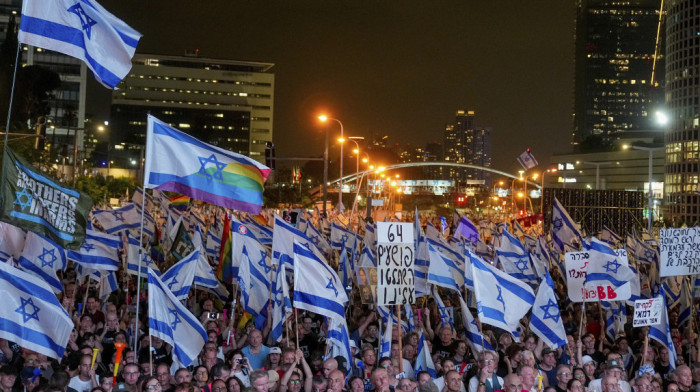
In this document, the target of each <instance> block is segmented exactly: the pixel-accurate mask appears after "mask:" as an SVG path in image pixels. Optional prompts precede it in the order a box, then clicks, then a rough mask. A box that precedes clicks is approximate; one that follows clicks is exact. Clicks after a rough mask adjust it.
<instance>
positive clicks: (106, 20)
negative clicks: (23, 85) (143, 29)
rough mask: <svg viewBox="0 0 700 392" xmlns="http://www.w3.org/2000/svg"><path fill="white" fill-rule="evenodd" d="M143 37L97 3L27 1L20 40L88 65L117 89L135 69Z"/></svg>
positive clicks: (107, 84)
mask: <svg viewBox="0 0 700 392" xmlns="http://www.w3.org/2000/svg"><path fill="white" fill-rule="evenodd" d="M140 38H141V33H139V32H138V31H136V30H134V29H132V28H131V27H129V26H128V25H127V24H126V23H124V22H123V21H121V20H119V19H118V18H117V17H115V16H114V15H112V14H110V13H109V11H107V10H106V9H104V8H103V7H102V6H101V5H99V4H97V2H95V1H94V0H92V1H88V0H80V1H68V0H64V1H48V2H47V1H41V0H24V3H23V4H22V18H21V22H20V25H19V33H18V34H17V40H18V41H19V42H21V43H23V44H27V45H32V46H37V47H40V48H44V49H49V50H53V51H56V52H60V53H63V54H66V55H68V56H72V57H75V58H77V59H79V60H82V61H83V62H85V65H87V67H88V68H89V69H90V70H91V71H92V73H93V74H94V75H95V78H96V79H97V81H98V82H100V83H101V84H102V85H104V86H105V87H109V88H112V89H113V88H115V87H116V86H117V84H118V83H119V82H120V81H121V80H122V79H124V77H126V75H127V74H128V73H129V70H130V69H131V58H132V57H133V56H134V53H135V52H136V45H137V44H138V42H139V39H140Z"/></svg>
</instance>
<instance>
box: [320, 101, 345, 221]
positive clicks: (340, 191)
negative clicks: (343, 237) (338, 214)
mask: <svg viewBox="0 0 700 392" xmlns="http://www.w3.org/2000/svg"><path fill="white" fill-rule="evenodd" d="M318 119H319V120H321V122H326V121H328V120H331V121H335V122H337V123H338V124H340V139H338V141H339V142H340V179H339V180H338V185H339V189H338V211H340V205H341V204H343V142H345V136H344V132H343V123H342V122H340V120H338V119H337V118H331V117H328V116H326V115H325V114H322V115H320V116H318ZM325 158H326V162H328V128H327V127H326V156H325ZM327 164H328V163H326V165H327ZM326 171H328V169H326ZM325 181H327V179H325ZM324 193H325V192H324ZM323 202H324V203H325V198H324V201H323ZM323 212H324V213H325V212H326V206H325V205H324V206H323Z"/></svg>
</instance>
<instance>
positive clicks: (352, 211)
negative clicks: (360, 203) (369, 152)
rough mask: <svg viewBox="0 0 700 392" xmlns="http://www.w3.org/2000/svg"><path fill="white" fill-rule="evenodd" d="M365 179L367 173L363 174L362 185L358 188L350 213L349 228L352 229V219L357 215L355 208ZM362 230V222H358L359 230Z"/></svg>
mask: <svg viewBox="0 0 700 392" xmlns="http://www.w3.org/2000/svg"><path fill="white" fill-rule="evenodd" d="M364 178H365V173H362V177H360V183H359V185H358V186H357V192H355V200H354V201H353V202H352V210H351V211H350V216H349V217H348V226H350V227H352V217H353V215H355V207H357V198H358V197H359V196H360V188H362V180H363V179H364ZM359 228H360V221H359V219H358V221H357V229H358V230H359ZM356 232H357V231H356Z"/></svg>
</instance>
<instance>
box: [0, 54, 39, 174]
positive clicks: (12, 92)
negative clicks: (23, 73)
mask: <svg viewBox="0 0 700 392" xmlns="http://www.w3.org/2000/svg"><path fill="white" fill-rule="evenodd" d="M21 48H22V44H21V43H20V42H19V41H17V53H15V69H14V72H13V73H12V90H10V103H9V105H8V108H7V123H6V126H5V147H7V139H8V137H9V135H10V120H11V118H12V101H13V99H14V97H15V82H16V80H17V65H18V63H19V55H20V49H21ZM38 137H41V135H38ZM3 180H4V178H3Z"/></svg>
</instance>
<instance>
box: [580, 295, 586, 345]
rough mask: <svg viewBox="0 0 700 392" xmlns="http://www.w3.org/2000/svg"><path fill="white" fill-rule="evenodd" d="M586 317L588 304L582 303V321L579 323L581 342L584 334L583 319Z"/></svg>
mask: <svg viewBox="0 0 700 392" xmlns="http://www.w3.org/2000/svg"><path fill="white" fill-rule="evenodd" d="M585 315H586V302H585V300H584V302H582V303H581V321H579V323H578V340H581V334H582V332H583V318H584V317H585Z"/></svg>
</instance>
